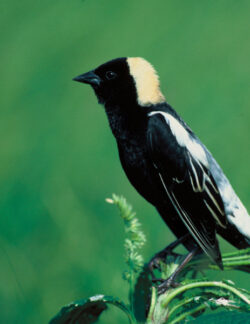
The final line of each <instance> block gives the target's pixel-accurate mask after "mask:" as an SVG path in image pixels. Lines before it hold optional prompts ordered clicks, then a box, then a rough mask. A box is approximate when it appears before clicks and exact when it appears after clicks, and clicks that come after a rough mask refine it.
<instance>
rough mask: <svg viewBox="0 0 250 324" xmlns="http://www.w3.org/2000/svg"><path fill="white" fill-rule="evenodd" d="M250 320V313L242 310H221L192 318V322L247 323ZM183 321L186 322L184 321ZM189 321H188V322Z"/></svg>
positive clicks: (193, 323)
mask: <svg viewBox="0 0 250 324" xmlns="http://www.w3.org/2000/svg"><path fill="white" fill-rule="evenodd" d="M249 321H250V314H249V313H241V312H230V311H228V312H219V313H216V314H209V315H203V316H202V317H200V318H197V319H195V320H194V319H192V320H191V322H190V323H192V324H212V323H213V324H247V323H249ZM182 323H185V322H184V321H183V322H182ZM186 323H188V322H186Z"/></svg>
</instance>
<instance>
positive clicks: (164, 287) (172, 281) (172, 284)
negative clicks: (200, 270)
mask: <svg viewBox="0 0 250 324" xmlns="http://www.w3.org/2000/svg"><path fill="white" fill-rule="evenodd" d="M197 251H198V249H197V248H195V249H194V250H193V251H191V252H189V253H188V254H187V255H186V257H185V258H184V260H183V261H182V263H181V264H180V265H179V266H178V268H177V269H176V270H175V271H174V272H173V273H172V274H171V276H170V277H169V278H168V279H166V280H164V281H163V282H162V283H161V284H160V285H159V286H158V294H159V295H160V294H163V293H164V292H165V291H166V290H167V289H169V288H170V287H173V288H175V287H178V286H179V285H180V284H179V283H177V282H175V279H176V277H177V276H178V274H179V273H180V272H181V271H182V270H183V268H184V267H185V265H186V264H187V263H188V262H189V261H190V260H191V259H192V258H193V256H194V255H195V254H196V252H197Z"/></svg>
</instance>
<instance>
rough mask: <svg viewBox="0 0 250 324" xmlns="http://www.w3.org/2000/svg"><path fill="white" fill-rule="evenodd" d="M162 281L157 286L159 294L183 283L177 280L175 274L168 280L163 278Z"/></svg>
mask: <svg viewBox="0 0 250 324" xmlns="http://www.w3.org/2000/svg"><path fill="white" fill-rule="evenodd" d="M161 281H162V282H161V283H160V284H159V285H158V287H157V292H158V295H161V294H163V293H165V292H166V291H167V290H168V289H170V288H177V287H179V286H180V285H181V284H180V283H178V282H176V281H175V276H173V275H172V276H170V277H169V278H168V279H166V280H161Z"/></svg>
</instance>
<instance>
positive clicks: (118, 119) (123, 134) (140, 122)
mask: <svg viewBox="0 0 250 324" xmlns="http://www.w3.org/2000/svg"><path fill="white" fill-rule="evenodd" d="M105 110H106V114H107V116H108V120H109V125H110V128H111V130H112V133H113V135H114V136H115V138H116V140H117V141H118V142H120V141H129V142H131V143H133V142H137V141H138V139H139V138H141V137H142V136H143V137H145V135H146V129H147V122H148V117H147V111H145V110H147V108H146V107H145V108H144V107H140V106H139V105H137V104H135V105H129V106H126V107H122V106H112V107H110V106H108V105H105Z"/></svg>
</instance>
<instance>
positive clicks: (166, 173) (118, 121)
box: [73, 57, 250, 269]
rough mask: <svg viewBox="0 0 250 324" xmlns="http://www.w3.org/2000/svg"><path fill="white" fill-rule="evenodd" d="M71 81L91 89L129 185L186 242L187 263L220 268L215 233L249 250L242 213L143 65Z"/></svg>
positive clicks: (121, 63) (129, 61)
mask: <svg viewBox="0 0 250 324" xmlns="http://www.w3.org/2000/svg"><path fill="white" fill-rule="evenodd" d="M73 80H75V81H78V82H82V83H87V84H90V85H91V86H92V88H93V89H94V92H95V94H96V96H97V98H98V101H99V103H101V104H103V105H104V107H105V111H106V114H107V117H108V120H109V124H110V127H111V130H112V132H113V134H114V136H115V138H116V141H117V146H118V151H119V156H120V160H121V164H122V167H123V169H124V171H125V173H126V175H127V177H128V179H129V181H130V182H131V184H132V185H133V186H134V187H135V188H136V190H137V191H138V192H139V193H140V194H141V195H142V196H143V197H144V198H145V199H146V200H147V201H148V202H150V203H151V204H152V205H154V206H155V207H156V209H157V210H158V212H159V213H160V215H161V217H162V218H163V220H164V221H165V222H166V224H167V225H168V226H169V228H170V229H171V230H172V232H173V233H174V234H175V235H176V237H177V238H178V239H180V240H182V238H185V237H188V239H186V240H184V239H183V244H184V245H185V247H186V248H187V249H188V250H189V251H190V252H191V256H192V255H193V254H194V253H195V252H194V251H197V249H198V250H199V251H204V252H205V253H206V254H207V255H208V257H210V259H211V260H212V261H213V262H214V263H216V264H217V265H218V266H219V267H220V268H221V269H222V268H223V265H222V260H221V253H220V249H219V244H218V241H217V238H216V233H218V234H220V235H221V236H222V237H223V238H224V239H226V240H227V241H228V242H229V243H231V244H232V245H234V246H235V247H236V248H238V249H243V248H246V247H249V246H250V217H249V215H248V212H247V210H246V208H245V207H244V206H243V204H242V202H241V201H240V199H239V198H238V196H237V195H236V193H235V192H234V190H233V188H232V186H231V184H230V183H229V181H228V179H227V178H226V176H225V175H224V173H223V171H222V169H221V168H220V166H219V165H218V163H217V162H216V161H215V159H214V158H213V156H212V155H211V153H210V152H209V151H208V150H207V148H206V147H205V145H204V144H203V143H202V142H201V141H200V140H199V138H198V137H197V136H196V135H195V134H194V133H193V131H192V130H191V129H190V128H189V127H188V126H187V124H186V123H185V122H184V121H183V120H182V118H181V117H180V116H179V115H178V114H177V113H176V111H175V110H174V109H173V108H172V107H171V106H170V105H169V104H168V103H167V102H166V100H165V97H164V96H163V94H162V92H161V90H160V83H159V78H158V75H157V73H156V71H155V69H154V68H153V66H152V65H151V64H150V63H149V62H147V61H146V60H145V59H143V58H140V57H128V58H126V57H123V58H118V59H115V60H112V61H109V62H107V63H105V64H103V65H100V66H99V67H97V68H96V69H94V70H92V71H90V72H87V73H85V74H82V75H80V76H78V77H76V78H74V79H73ZM188 233H189V234H190V235H188ZM189 259H190V257H189Z"/></svg>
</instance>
